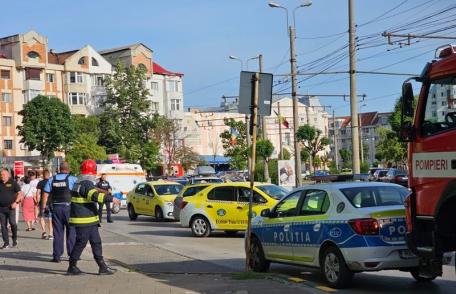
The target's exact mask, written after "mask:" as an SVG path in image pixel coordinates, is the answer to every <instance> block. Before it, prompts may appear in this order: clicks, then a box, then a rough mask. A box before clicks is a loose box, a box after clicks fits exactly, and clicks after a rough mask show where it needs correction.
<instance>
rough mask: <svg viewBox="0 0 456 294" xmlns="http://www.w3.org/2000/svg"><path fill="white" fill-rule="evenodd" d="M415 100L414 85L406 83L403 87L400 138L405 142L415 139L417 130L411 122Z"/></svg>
mask: <svg viewBox="0 0 456 294" xmlns="http://www.w3.org/2000/svg"><path fill="white" fill-rule="evenodd" d="M414 100H415V97H414V95H413V88H412V83H410V82H406V83H404V84H403V85H402V97H401V126H400V131H399V137H400V139H401V141H403V142H411V141H413V139H414V137H415V128H414V127H413V124H412V121H411V118H413V114H414V113H413V112H414V107H413V104H414Z"/></svg>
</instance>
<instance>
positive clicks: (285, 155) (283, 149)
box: [279, 148, 291, 160]
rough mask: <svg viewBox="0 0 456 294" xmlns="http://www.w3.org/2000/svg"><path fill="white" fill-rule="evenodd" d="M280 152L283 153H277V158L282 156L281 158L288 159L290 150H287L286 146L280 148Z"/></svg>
mask: <svg viewBox="0 0 456 294" xmlns="http://www.w3.org/2000/svg"><path fill="white" fill-rule="evenodd" d="M282 153H283V156H282V154H280V153H279V159H280V158H283V160H289V159H290V158H291V154H290V151H288V149H287V148H282Z"/></svg>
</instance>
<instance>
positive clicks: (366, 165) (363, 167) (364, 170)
mask: <svg viewBox="0 0 456 294" xmlns="http://www.w3.org/2000/svg"><path fill="white" fill-rule="evenodd" d="M359 168H360V172H361V173H362V174H365V173H367V172H368V171H369V163H368V162H367V161H363V162H361V164H360V166H359Z"/></svg>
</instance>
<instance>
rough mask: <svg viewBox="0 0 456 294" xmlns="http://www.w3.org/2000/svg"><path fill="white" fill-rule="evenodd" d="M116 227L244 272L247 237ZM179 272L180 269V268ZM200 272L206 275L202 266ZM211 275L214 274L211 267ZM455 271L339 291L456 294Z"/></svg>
mask: <svg viewBox="0 0 456 294" xmlns="http://www.w3.org/2000/svg"><path fill="white" fill-rule="evenodd" d="M114 220H115V223H113V224H107V225H103V229H104V230H108V231H112V232H115V233H117V234H121V235H124V236H126V237H128V238H131V239H134V240H136V241H137V242H139V243H144V244H148V245H153V246H157V247H160V248H163V249H166V250H169V251H171V252H174V253H178V254H180V255H183V256H186V257H189V258H192V259H197V260H202V261H205V262H206V263H207V264H208V265H217V266H219V267H220V268H222V267H223V268H224V269H226V271H233V272H234V271H243V270H244V264H245V259H244V258H245V253H244V249H243V248H244V245H243V244H244V238H243V234H242V233H239V234H238V235H237V236H234V237H228V236H227V235H225V234H224V233H223V232H214V233H213V234H212V235H211V236H210V237H208V238H195V237H193V236H192V234H191V232H190V229H188V228H182V227H181V226H180V224H179V223H176V222H163V223H158V222H154V220H153V218H151V217H145V216H140V217H139V218H138V220H136V221H130V220H129V219H128V217H127V214H126V212H125V211H124V210H123V211H121V212H120V214H117V215H114ZM173 270H175V271H176V272H179V271H180V268H179V267H178V266H176V268H175V269H173ZM195 270H196V271H201V272H205V271H206V269H205V268H204V266H201V264H200V265H199V267H198V269H195ZM207 270H208V271H211V270H213V269H212V268H211V267H210V266H208V267H207ZM271 272H273V273H278V274H282V275H287V276H290V277H297V278H300V279H302V280H305V283H309V284H311V285H314V286H315V285H324V281H323V280H322V278H321V276H320V275H319V273H318V271H316V270H313V269H309V268H304V267H295V266H288V265H280V264H272V266H271ZM455 289H456V275H455V270H454V267H453V266H452V267H450V266H445V267H444V274H443V276H442V277H439V278H438V279H436V280H435V281H434V282H432V283H429V284H418V283H415V280H414V279H413V278H412V277H411V276H410V274H409V273H406V272H400V271H381V272H375V273H361V274H357V275H356V276H355V279H354V282H353V287H352V288H350V289H348V290H338V291H337V292H339V293H414V294H419V293H426V294H428V293H456V290H455Z"/></svg>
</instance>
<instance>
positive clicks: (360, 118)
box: [358, 112, 364, 164]
mask: <svg viewBox="0 0 456 294" xmlns="http://www.w3.org/2000/svg"><path fill="white" fill-rule="evenodd" d="M358 125H359V144H360V148H359V153H360V154H361V164H362V163H363V162H364V150H363V149H364V148H363V120H362V113H361V112H360V113H358Z"/></svg>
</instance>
